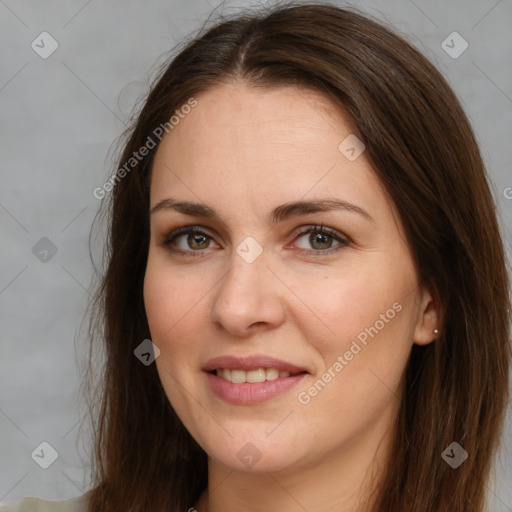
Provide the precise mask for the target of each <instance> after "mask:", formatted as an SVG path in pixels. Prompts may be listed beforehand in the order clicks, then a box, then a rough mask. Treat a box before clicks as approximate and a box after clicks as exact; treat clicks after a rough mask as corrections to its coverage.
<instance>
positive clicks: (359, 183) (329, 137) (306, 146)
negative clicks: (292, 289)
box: [151, 83, 387, 210]
mask: <svg viewBox="0 0 512 512" xmlns="http://www.w3.org/2000/svg"><path fill="white" fill-rule="evenodd" d="M195 99H196V100H197V105H196V106H195V107H194V108H193V109H191V110H190V112H189V113H188V114H186V115H184V116H183V118H182V119H180V121H179V123H178V124H177V125H176V126H174V128H173V129H172V130H171V131H170V133H168V134H167V135H165V136H164V138H163V140H162V142H161V143H160V145H159V147H158V150H157V154H156V157H155V161H154V166H153V175H152V183H151V196H152V198H151V204H152V205H154V204H155V203H156V202H158V201H159V200H161V199H164V198H165V197H166V195H173V196H174V195H178V193H182V196H183V198H186V199H190V200H194V201H197V200H201V201H204V202H206V203H209V204H211V203H212V202H215V203H216V204H219V198H220V199H227V198H228V197H229V198H230V199H231V200H233V198H236V199H237V200H238V207H240V205H241V204H250V205H253V206H254V207H255V208H260V209H261V208H264V209H266V210H267V209H269V208H270V205H273V204H280V203H283V202H285V201H293V200H297V199H299V198H304V197H305V198H314V196H325V195H326V194H328V195H331V196H332V195H338V196H340V195H342V196H344V198H345V199H358V200H359V202H361V203H363V204H365V205H366V207H367V208H373V209H375V208H376V207H378V206H379V205H380V207H381V208H386V207H387V206H386V204H385V203H386V197H385V192H384V190H383V188H382V186H381V184H380V182H379V180H378V179H377V177H376V175H375V173H374V171H373V169H372V168H371V165H370V164H369V162H368V160H367V159H366V157H365V155H364V152H363V154H362V155H361V156H360V157H359V158H357V159H356V160H354V161H349V160H348V159H347V158H346V157H345V156H344V155H343V153H342V152H341V151H340V149H339V148H338V146H339V145H340V143H341V142H342V141H343V140H345V139H346V138H347V137H348V136H349V135H351V134H353V133H354V131H355V130H354V127H353V124H352V123H351V122H350V120H349V118H348V117H347V116H345V115H343V112H342V110H341V109H340V108H339V107H338V106H337V105H336V104H334V103H333V102H332V101H331V100H330V99H329V98H328V97H327V96H326V95H324V94H323V93H321V92H319V91H314V90H309V89H303V88H296V87H291V86H281V87H278V88H271V89H268V88H267V89H255V88H253V87H249V86H247V85H245V84H241V83H227V84H222V85H219V86H216V87H214V88H212V89H210V90H208V91H206V92H204V93H202V94H199V95H197V96H195ZM263 198H264V199H263ZM263 203H265V206H263ZM220 206H225V207H226V208H227V207H228V206H229V205H228V204H227V203H226V204H224V205H219V207H220ZM363 207H364V206H363ZM367 208H365V209H367Z"/></svg>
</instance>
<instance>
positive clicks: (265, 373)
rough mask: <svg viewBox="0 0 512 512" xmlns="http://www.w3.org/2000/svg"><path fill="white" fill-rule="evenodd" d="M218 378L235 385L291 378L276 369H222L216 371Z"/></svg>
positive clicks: (287, 373)
mask: <svg viewBox="0 0 512 512" xmlns="http://www.w3.org/2000/svg"><path fill="white" fill-rule="evenodd" d="M215 374H216V375H217V377H221V378H223V379H225V380H228V381H229V382H234V383H235V384H243V383H245V382H253V383H254V382H265V381H266V380H276V379H277V378H278V377H282V378H284V377H289V376H290V372H285V371H279V370H278V369H276V368H258V369H257V370H250V371H248V372H246V371H244V370H232V369H230V368H220V369H218V370H215Z"/></svg>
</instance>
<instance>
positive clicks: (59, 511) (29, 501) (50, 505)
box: [0, 492, 89, 512]
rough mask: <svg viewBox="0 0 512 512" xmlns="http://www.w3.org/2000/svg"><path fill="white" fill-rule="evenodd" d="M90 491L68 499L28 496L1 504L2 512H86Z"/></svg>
mask: <svg viewBox="0 0 512 512" xmlns="http://www.w3.org/2000/svg"><path fill="white" fill-rule="evenodd" d="M88 498H89V493H88V492H87V493H85V494H82V495H80V496H76V497H74V498H70V499H67V500H58V501H48V500H44V499H42V498H35V497H33V496H28V497H26V498H23V499H21V500H19V501H16V502H14V503H9V504H7V505H0V512H86V511H87V502H88Z"/></svg>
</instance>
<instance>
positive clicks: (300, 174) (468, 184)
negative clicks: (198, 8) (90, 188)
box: [6, 4, 511, 512]
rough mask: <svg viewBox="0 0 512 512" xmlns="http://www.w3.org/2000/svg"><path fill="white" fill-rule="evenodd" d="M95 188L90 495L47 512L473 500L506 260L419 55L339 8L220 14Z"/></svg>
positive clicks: (474, 172)
mask: <svg viewBox="0 0 512 512" xmlns="http://www.w3.org/2000/svg"><path fill="white" fill-rule="evenodd" d="M95 194H96V195H99V196H101V197H105V200H108V201H109V204H110V206H111V210H110V214H111V217H110V234H109V238H108V257H109V259H108V268H107V270H106V273H105V276H104V279H103V281H102V284H101V287H100V289H99V290H98V294H97V298H96V302H95V304H94V305H95V306H96V309H97V313H98V315H97V316H96V318H98V317H99V315H100V314H101V315H102V316H101V317H100V321H102V322H103V324H102V328H103V334H104V340H105V349H106V364H105V367H104V380H103V382H102V398H101V402H99V403H95V402H94V401H92V402H91V409H92V410H91V413H92V414H93V417H97V423H96V425H97V429H96V431H95V433H96V451H95V454H94V464H95V465H94V468H95V472H94V476H95V482H94V483H95V485H94V487H93V488H92V489H91V490H90V491H89V492H88V493H87V494H86V495H84V496H82V497H80V498H79V499H77V500H71V501H70V502H69V503H67V504H66V506H64V505H62V504H60V505H59V504H58V503H56V502H52V503H49V502H46V505H44V503H41V504H42V506H47V507H48V510H61V509H62V510H71V509H72V508H71V507H75V508H74V509H75V510H80V511H86V510H87V511H89V512H92V511H95V512H107V511H112V512H113V511H119V510H123V511H133V512H135V511H137V512H138V511H149V510H151V511H153V512H160V511H162V512H163V511H185V510H188V511H193V510H196V511H198V512H205V511H210V512H211V511H217V510H219V511H220V510H280V511H283V510H284V511H292V510H294V511H295V510H308V511H309V512H313V511H317V510H322V511H344V512H348V511H350V512H355V511H358V512H359V511H368V512H369V511H373V512H375V511H379V512H384V511H386V512H392V511H393V512H396V511H408V512H409V511H415V512H420V511H421V512H427V511H434V510H435V511H436V512H441V511H451V512H477V511H482V510H483V507H484V505H485V498H486V494H485V493H486V489H487V481H488V479H489V476H490V472H491V463H492V459H493V456H494V454H495V452H496V450H497V448H498V446H499V438H500V435H501V431H502V426H503V421H504V416H505V412H506V405H507V401H508V373H509V365H510V358H511V351H510V338H509V307H510V303H509V289H508V286H509V285H508V276H507V272H506V265H505V257H504V251H503V246H502V241H501V237H500V232H499V228H498V224H497V220H496V215H495V208H494V204H493V201H492V196H491V194H490V191H489V186H488V183H487V178H486V172H485V169H484V165H483V162H482V158H481V156H480V154H479V150H478V146H477V143H476V140H475V137H474V135H473V132H472V129H471V127H470V125H469V122H468V120H467V118H466V116H465V115H464V113H463V111H462V108H461V106H460V104H459V102H458V100H457V99H456V97H455V96H454V93H453V92H452V91H451V89H450V88H449V86H448V85H447V83H446V81H445V80H444V79H443V78H442V76H441V75H440V74H439V72H438V71H436V69H435V68H434V67H433V66H432V64H431V63H429V62H428V61H427V60H426V59H425V58H424V57H423V56H422V55H420V53H419V52H418V51H416V50H415V49H413V48H412V47H411V46H410V45H409V44H408V43H407V42H405V41H404V40H403V39H401V38H400V37H398V36H397V35H395V34H394V33H392V32H391V31H390V30H389V29H387V28H384V27H383V26H381V25H379V24H377V23H375V22H374V21H372V20H370V19H368V18H366V17H364V16H362V15H360V14H357V13H355V12H352V11H347V10H344V9H339V8H336V7H334V6H332V5H329V4H326V5H321V4H315V5H293V4H291V5H288V6H285V7H279V8H274V9H272V10H269V12H268V13H266V14H265V15H260V16H257V15H252V14H248V13H247V14H242V15H239V16H237V17H236V18H231V19H228V20H226V21H224V22H221V23H218V24H217V25H216V26H214V27H213V28H210V29H208V30H205V31H204V32H203V34H202V36H201V37H198V38H197V39H196V40H194V41H192V42H191V43H190V44H188V45H187V46H186V47H185V48H184V49H183V50H182V51H181V52H180V53H179V55H178V56H177V57H176V58H174V59H173V61H172V62H171V63H170V64H169V65H168V67H166V68H165V69H164V70H163V72H162V74H161V75H160V76H159V78H158V80H157V81H156V83H155V85H154V87H153V88H152V89H151V92H150V93H149V95H148V97H147V100H146V102H145V105H144V107H143V109H142V111H141V112H140V115H139V116H138V119H137V121H136V124H135V126H134V127H133V129H132V130H131V131H130V133H129V138H128V140H127V142H126V144H125V147H124V151H123V153H122V156H121V158H120V160H119V166H118V169H117V171H116V172H115V173H114V174H113V175H112V177H111V178H110V179H109V181H108V182H106V184H105V185H104V186H103V187H101V188H99V189H97V190H96V191H95ZM93 327H94V326H93ZM94 332H95V330H94V329H92V333H93V334H94ZM91 361H92V359H91ZM92 366H93V364H92V362H91V371H92ZM96 406H98V407H96ZM59 506H60V507H62V508H59ZM16 507H18V508H16ZM6 510H9V511H11V510H12V511H14V510H35V508H32V505H31V504H30V503H29V502H28V501H27V500H25V505H24V504H23V503H21V504H17V505H15V506H14V508H9V507H8V508H6ZM37 510H39V509H37Z"/></svg>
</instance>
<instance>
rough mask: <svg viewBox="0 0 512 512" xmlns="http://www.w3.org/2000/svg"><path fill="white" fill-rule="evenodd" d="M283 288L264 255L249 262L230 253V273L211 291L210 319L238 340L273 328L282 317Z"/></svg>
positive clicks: (283, 307)
mask: <svg viewBox="0 0 512 512" xmlns="http://www.w3.org/2000/svg"><path fill="white" fill-rule="evenodd" d="M285 288H286V287H285V286H284V284H283V283H282V282H281V281H280V280H279V279H278V278H277V277H276V276H275V270H273V271H271V270H270V269H269V268H268V263H267V260H266V258H265V253H262V254H260V256H258V258H256V259H255V260H254V261H253V262H252V263H248V262H246V261H245V260H244V259H243V258H241V257H240V256H239V255H238V253H236V251H233V257H232V262H231V266H230V268H229V270H228V271H227V273H225V275H224V277H222V278H221V280H220V282H219V283H218V285H217V286H216V287H214V289H213V293H214V298H213V303H212V311H211V319H212V321H213V322H214V323H216V324H218V325H220V326H222V327H223V328H224V329H225V330H226V331H229V332H230V333H231V334H233V335H234V336H237V337H247V336H250V335H251V334H252V333H254V332H256V331H257V330H260V329H272V328H276V327H278V326H279V325H281V324H282V323H283V321H284V318H285V305H284V300H283V299H284V293H285V291H286V290H285Z"/></svg>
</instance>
